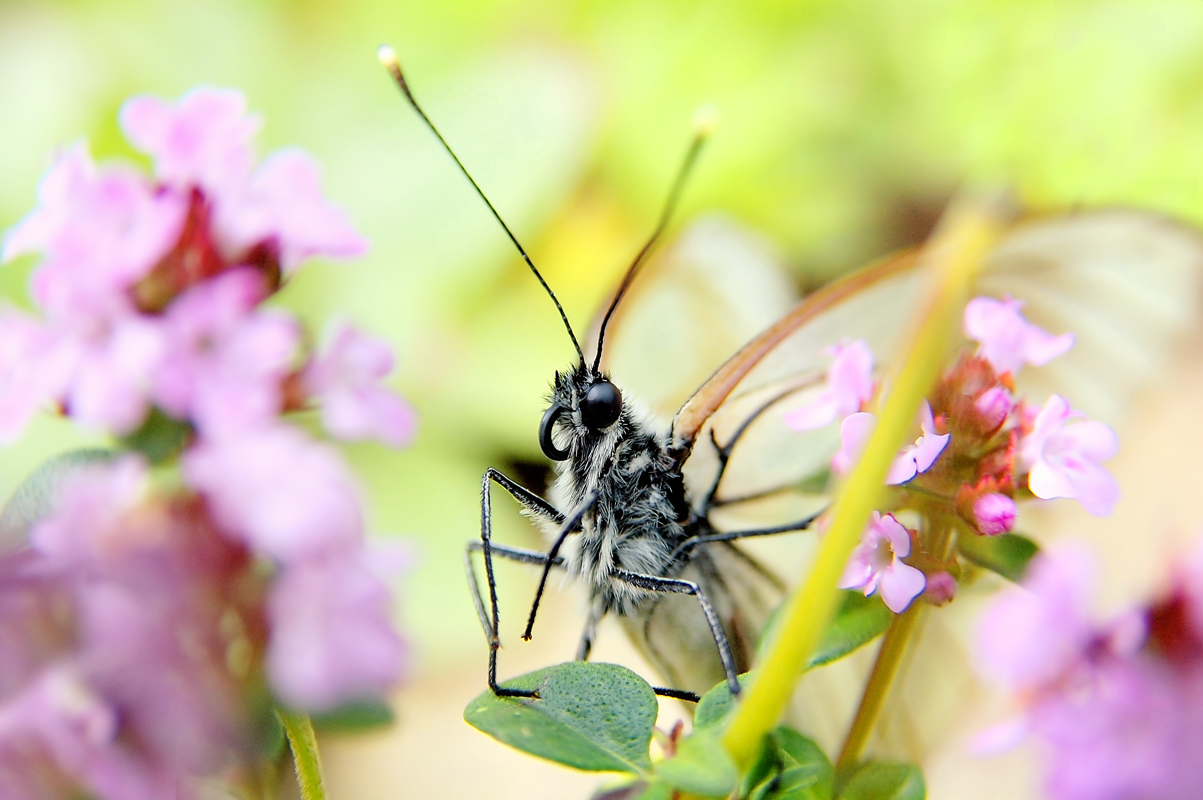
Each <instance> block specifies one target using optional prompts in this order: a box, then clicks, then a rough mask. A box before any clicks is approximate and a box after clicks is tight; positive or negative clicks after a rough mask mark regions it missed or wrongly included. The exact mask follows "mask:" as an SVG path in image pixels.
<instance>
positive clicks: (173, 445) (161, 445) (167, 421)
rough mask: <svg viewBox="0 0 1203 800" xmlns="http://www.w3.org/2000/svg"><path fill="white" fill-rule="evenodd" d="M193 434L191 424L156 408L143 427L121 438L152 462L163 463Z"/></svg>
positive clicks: (181, 447) (126, 446)
mask: <svg viewBox="0 0 1203 800" xmlns="http://www.w3.org/2000/svg"><path fill="white" fill-rule="evenodd" d="M191 436H192V426H191V425H189V424H188V423H187V422H181V421H180V420H178V419H175V418H173V417H169V416H167V415H166V414H164V413H163V412H162V411H160V410H159V409H157V408H154V409H151V412H150V415H149V416H147V418H146V421H145V422H143V423H142V427H141V428H138V430H136V431H134V432H133V433H131V434H129V435H127V436H123V437H122V438H121V445H122V447H125V448H127V449H129V450H135V451H137V452H139V453H141V454H142V455H144V456H146V460H147V461H149V462H150V463H152V464H161V463H163V462H164V461H166V460H167V459H169V458H172V457H173V456H175V455H178V454H179V453H180V451H181V450H183V449H184V445H185V444H187V443H188V439H189V438H191Z"/></svg>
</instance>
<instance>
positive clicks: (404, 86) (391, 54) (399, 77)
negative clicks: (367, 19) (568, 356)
mask: <svg viewBox="0 0 1203 800" xmlns="http://www.w3.org/2000/svg"><path fill="white" fill-rule="evenodd" d="M376 56H377V57H378V58H379V59H380V63H381V64H383V65H384V68H385V69H387V70H388V71H389V74H390V75H392V76H393V81H394V82H395V83H396V84H397V86H398V88H400V89H401V93H402V94H404V95H405V99H406V100H408V101H409V104H410V105H411V106H413V108H414V111H417V112H418V116H419V117H421V118H422V121H423V122H425V123H426V127H428V128H430V130H431V132H432V133H434V135H435V136H436V137H437V138H438V140H439V141H440V142H441V143H442V145H443V147H444V148H445V149H446V150H447V153H448V154H450V156H451V158H452V159H453V160H454V161H455V165H456V166H457V167H459V168H460V171H461V172H463V173H464V177H465V178H467V179H468V182H469V183H471V184H472V188H473V189H475V190H476V193H477V194H478V195H480V199H481V200H484V201H485V205H486V206H488V207H489V211H491V212H493V218H494V219H496V220H497V222H498V224H500V225H501V227H502V229H503V230H505V233H506V235H507V236H509V237H510V241H511V242H513V243H514V247H516V248H518V253H519V255H521V256H522V260H523V261H525V262H526V265H527V266H528V267H530V271H531V272H533V273H535V277H536V278H537V279H538V280H539V284H540V285H541V286H542V287H543V290H544V291H546V292H547V296H548V297H550V298H551V302H553V303H555V304H556V310H557V311H559V312H560V319H562V320H563V321H564V329H565V330H567V331H568V338H569V339H571V340H572V346H573V347H575V348H576V354H577V356H579V357H580V359H581V364H582V365H584V363H585V353H584V351H582V350H581V345H580V343H579V342H578V341H577V339H576V334H575V333H573V331H572V325H570V324H569V322H568V315H567V314H565V313H564V307H563V306H561V305H560V301H559V300H558V299H557V298H556V293H555V292H553V291H552V290H551V287H550V286H548V285H547V281H545V280H543V276H542V275H541V274H540V273H539V270H537V269H536V268H535V262H533V261H531V259H530V256H529V255H527V254H526V250H525V249H523V247H522V245H521V244H520V243H519V242H518V237H516V236H514V232H513V231H511V230H510V226H509V225H506V224H505V220H503V219H502V218H501V215H500V214H498V213H497V209H496V208H494V207H493V204H492V203H491V202H489V198H488V197H486V196H485V193H484V191H482V190H481V188H480V186H479V185H477V183H476V180H475V179H474V178H473V177H472V175H471V174H470V173H469V172H468V169H467V167H465V166H464V165H463V162H461V161H460V160H459V156H457V155H456V154H455V151H454V150H452V149H451V145H449V144H447V140H446V139H444V138H443V134H441V133H439V129H438V128H436V127H435V126H434V123H433V122H431V121H430V117H428V116H426V112H425V111H423V110H422V107H421V106H420V105H418V101H417V100H416V99H414V96H413V93H412V92H410V90H409V84H408V83H406V82H405V76H404V75H403V74H402V73H401V63H400V62H399V61H398V60H397V52H396V51H395V50H393V48H391V47H389V46H388V45H381V46H380V49H378V50H377V51H376Z"/></svg>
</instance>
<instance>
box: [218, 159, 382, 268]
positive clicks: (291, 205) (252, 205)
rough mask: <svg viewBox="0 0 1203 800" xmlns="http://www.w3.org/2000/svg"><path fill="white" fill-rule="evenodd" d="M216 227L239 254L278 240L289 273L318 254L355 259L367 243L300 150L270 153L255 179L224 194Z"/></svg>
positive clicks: (310, 160)
mask: <svg viewBox="0 0 1203 800" xmlns="http://www.w3.org/2000/svg"><path fill="white" fill-rule="evenodd" d="M214 225H215V227H216V229H217V234H218V236H219V238H220V239H221V241H222V242H223V244H225V246H226V247H227V248H228V249H229V250H230V251H231V252H233V253H238V252H244V251H245V250H248V249H250V248H251V247H253V246H254V245H256V244H259V243H261V242H271V243H274V245H275V247H276V248H277V250H278V252H279V257H280V263H281V265H282V267H283V270H284V273H285V274H288V273H291V272H292V271H293V270H295V269H296V266H297V264H298V263H299V262H301V261H303V260H305V259H306V258H310V257H312V256H331V257H334V258H350V257H353V256H358V255H362V254H363V253H364V252H366V251H367V242H366V241H364V239H363V238H362V237H361V236H360V235H359V234H358V233H356V232H355V229H354V228H352V227H351V224H350V223H349V222H348V221H347V219H346V216H345V215H344V214H343V213H342V212H341V211H339V210H338V209H336V208H334V207H332V206H331V205H330V204H329V203H327V202H326V199H325V197H324V196H323V195H322V190H321V182H320V176H319V170H318V166H317V164H316V163H315V162H314V161H313V159H312V158H310V157H309V156H308V155H306V154H305V153H303V152H300V151H299V150H281V151H279V152H277V153H274V154H273V155H271V156H269V157H268V158H267V159H266V160H265V161H264V162H263V164H262V165H261V166H260V167H259V169H258V170H256V171H255V174H254V175H253V176H252V177H251V179H250V181H249V182H248V183H246V184H245V185H244V186H241V187H239V189H238V190H236V191H231V192H229V193H227V194H226V195H224V196H223V197H221V200H220V202H219V203H218V204H217V206H216V215H215V218H214Z"/></svg>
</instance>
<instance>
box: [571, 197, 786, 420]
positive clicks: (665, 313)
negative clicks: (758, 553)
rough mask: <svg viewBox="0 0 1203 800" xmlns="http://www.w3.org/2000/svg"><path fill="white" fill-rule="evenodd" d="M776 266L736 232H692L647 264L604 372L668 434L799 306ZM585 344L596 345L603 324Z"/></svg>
mask: <svg viewBox="0 0 1203 800" xmlns="http://www.w3.org/2000/svg"><path fill="white" fill-rule="evenodd" d="M779 261H780V259H779V258H778V257H777V255H776V254H775V253H774V252H773V250H772V249H771V247H770V246H769V245H768V244H767V243H766V242H764V241H762V240H760V239H758V238H757V237H755V236H754V235H752V234H751V233H749V232H747V231H744V230H742V229H740V228H738V227H737V226H736V225H734V224H733V223H730V222H727V221H725V220H721V219H709V220H702V221H700V222H697V223H695V224H693V225H691V226H690V227H689V228H688V229H687V230H686V231H685V232H684V233H683V234H682V235H681V236H680V237H679V238H678V239H677V241H676V242H675V243H674V244H673V245H672V246H671V247H669V248H667V249H666V250H665V251H664V252H663V253H662V254H660V255H658V256H656V257H654V258H653V259H652V260H651V261H650V262H648V264H647V265H646V266H645V267H644V269H643V272H641V273H640V274H639V276H638V277H637V278H636V279H635V282H634V283H633V284H632V285H631V288H630V291H629V292H628V293H627V295H626V296H625V297H624V298H623V300H622V302H621V303H619V305H618V307H617V308H616V309H615V313H614V317H613V318H612V319H611V320H610V326H609V329H608V330H607V331H606V339H605V345H604V352H603V354H602V366H603V368H605V369H606V370H607V371H608V372H609V373H610V374H611V376H612V377H613V379H614V380H615V382H616V383H617V384H618V385H619V386H621V387H622V389H623V393H624V396H625V397H627V398H629V399H631V400H634V401H637V402H638V403H640V404H642V405H643V406H645V407H646V408H647V409H648V410H649V411H651V412H652V414H653V416H654V417H656V418H657V419H658V420H660V421H661V422H662V423H663V424H664V426H665V427H666V426H667V424H668V422H669V420H671V419H672V415H673V414H674V413H676V411H677V409H678V408H680V407H681V404H682V403H683V402H685V399H686V398H688V397H689V395H690V394H691V393H692V392H693V390H694V389H696V388H697V387H698V386H700V385H701V384H702V382H703V381H705V380H706V378H708V377H709V376H710V374H711V373H713V372H714V370H715V369H717V368H718V366H719V365H720V364H722V363H723V361H724V360H726V359H727V358H728V357H729V356H730V355H731V354H732V353H734V352H735V351H736V350H738V349H739V347H740V346H742V345H743V344H744V343H745V342H747V341H748V340H749V339H751V338H752V337H753V336H755V335H756V334H758V333H760V332H761V331H762V330H764V328H765V327H766V326H768V325H769V324H770V323H772V322H773V321H774V320H776V319H777V318H778V317H780V316H782V315H783V314H784V313H785V312H786V311H788V310H789V308H790V307H791V306H792V305H793V304H794V302H795V300H796V299H797V296H796V293H795V291H794V289H793V287H792V286H791V285H790V283H789V281H788V280H787V279H786V277H785V274H784V272H783V271H782V269H781V266H780V263H779ZM599 322H600V319H599V320H598V323H599ZM588 341H589V342H590V343H591V345H592V346H594V347H595V346H596V341H597V323H595V325H594V330H593V331H591V333H590V335H589V336H588ZM589 355H590V357H592V354H589Z"/></svg>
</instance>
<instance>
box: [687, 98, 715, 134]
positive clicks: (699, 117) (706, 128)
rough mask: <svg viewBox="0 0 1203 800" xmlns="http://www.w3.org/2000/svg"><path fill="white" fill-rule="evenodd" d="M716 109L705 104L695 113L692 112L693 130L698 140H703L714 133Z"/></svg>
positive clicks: (710, 104) (711, 105)
mask: <svg viewBox="0 0 1203 800" xmlns="http://www.w3.org/2000/svg"><path fill="white" fill-rule="evenodd" d="M718 123H719V119H718V108H717V107H716V106H715V105H714V104H712V103H707V104H706V105H704V106H700V107H699V108H698V110H697V111H695V112H693V129H694V132H695V133H696V135H697V136H698V137H699V138H705V137H707V136H709V135H710V134H711V133H713V132H714V129H715V128H717V127H718Z"/></svg>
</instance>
